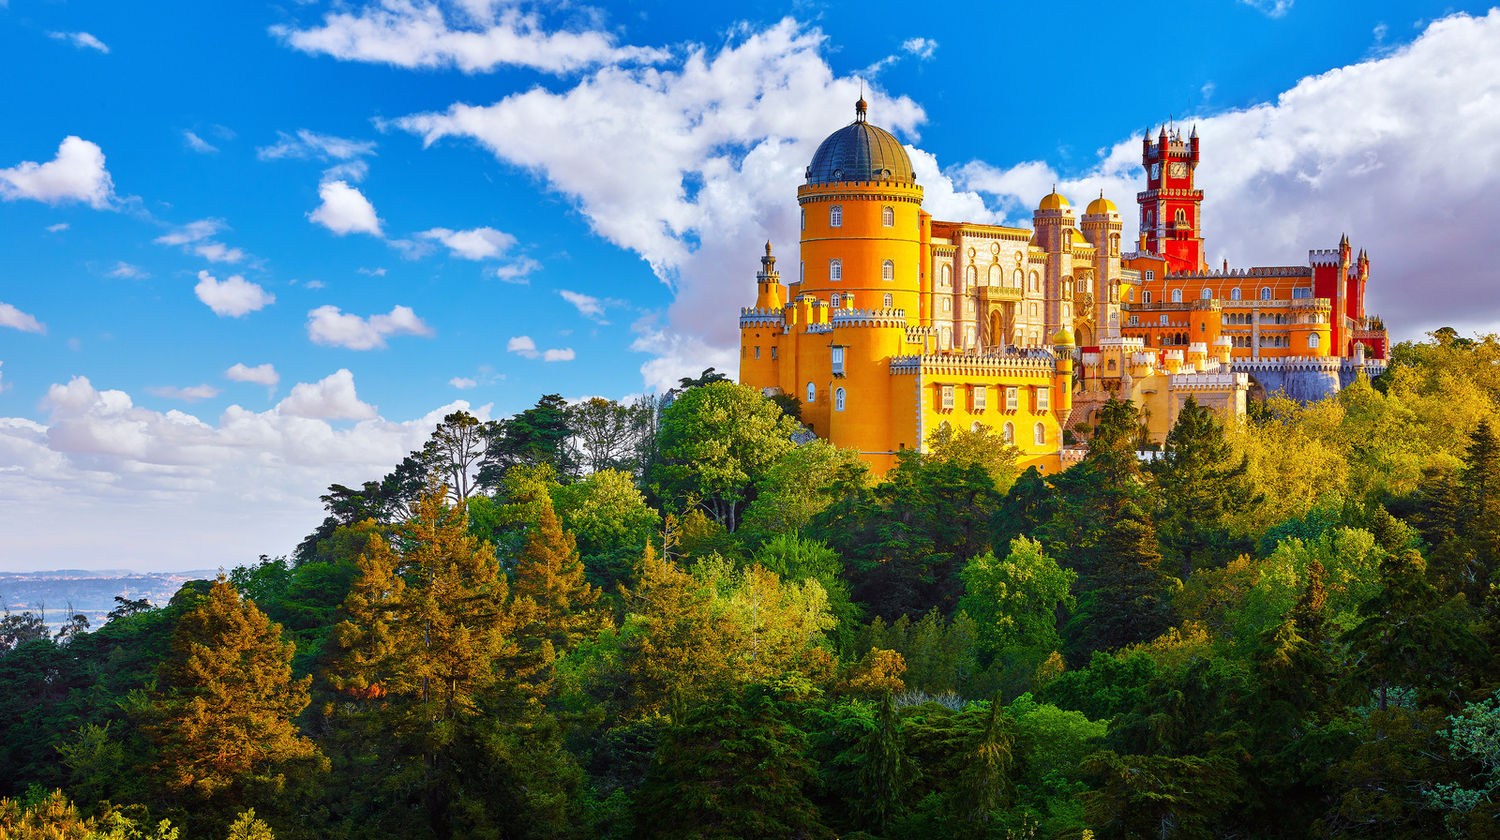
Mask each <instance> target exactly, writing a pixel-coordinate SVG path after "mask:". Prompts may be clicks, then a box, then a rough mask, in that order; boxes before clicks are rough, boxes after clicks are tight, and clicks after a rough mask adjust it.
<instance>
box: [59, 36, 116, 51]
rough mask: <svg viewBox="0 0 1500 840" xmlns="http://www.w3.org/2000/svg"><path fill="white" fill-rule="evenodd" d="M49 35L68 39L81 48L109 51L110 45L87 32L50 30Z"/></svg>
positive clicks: (62, 39) (64, 39)
mask: <svg viewBox="0 0 1500 840" xmlns="http://www.w3.org/2000/svg"><path fill="white" fill-rule="evenodd" d="M47 35H48V36H49V37H51V38H54V39H56V40H59V41H67V42H68V43H70V44H72V45H73V46H75V47H77V48H79V49H81V50H98V51H99V52H102V53H108V52H109V47H108V46H106V45H105V43H104V42H103V41H101V40H99V39H98V38H95V37H94V36H93V35H90V34H89V33H87V32H48V33H47Z"/></svg>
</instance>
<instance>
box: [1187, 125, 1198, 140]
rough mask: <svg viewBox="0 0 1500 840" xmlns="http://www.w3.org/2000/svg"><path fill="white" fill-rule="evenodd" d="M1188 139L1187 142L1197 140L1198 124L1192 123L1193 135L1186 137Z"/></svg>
mask: <svg viewBox="0 0 1500 840" xmlns="http://www.w3.org/2000/svg"><path fill="white" fill-rule="evenodd" d="M1188 139H1189V140H1196V139H1198V124H1197V123H1193V133H1192V134H1190V135H1188Z"/></svg>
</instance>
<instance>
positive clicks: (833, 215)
mask: <svg viewBox="0 0 1500 840" xmlns="http://www.w3.org/2000/svg"><path fill="white" fill-rule="evenodd" d="M828 226H829V227H843V226H844V206H843V205H842V204H835V205H833V206H832V207H830V208H828Z"/></svg>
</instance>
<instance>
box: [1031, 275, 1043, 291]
mask: <svg viewBox="0 0 1500 840" xmlns="http://www.w3.org/2000/svg"><path fill="white" fill-rule="evenodd" d="M1041 288H1042V277H1041V275H1040V274H1037V273H1036V272H1035V271H1033V272H1031V290H1032V291H1033V292H1035V291H1037V290H1039V289H1041Z"/></svg>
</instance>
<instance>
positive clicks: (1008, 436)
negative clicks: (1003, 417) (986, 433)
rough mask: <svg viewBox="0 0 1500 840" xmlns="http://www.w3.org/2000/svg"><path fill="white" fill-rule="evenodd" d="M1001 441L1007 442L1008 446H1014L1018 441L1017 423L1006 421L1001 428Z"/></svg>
mask: <svg viewBox="0 0 1500 840" xmlns="http://www.w3.org/2000/svg"><path fill="white" fill-rule="evenodd" d="M1000 441H1001V442H1002V443H1005V444H1006V445H1008V446H1014V445H1015V443H1016V424H1014V423H1006V424H1005V426H1004V427H1003V428H1001V430H1000Z"/></svg>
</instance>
